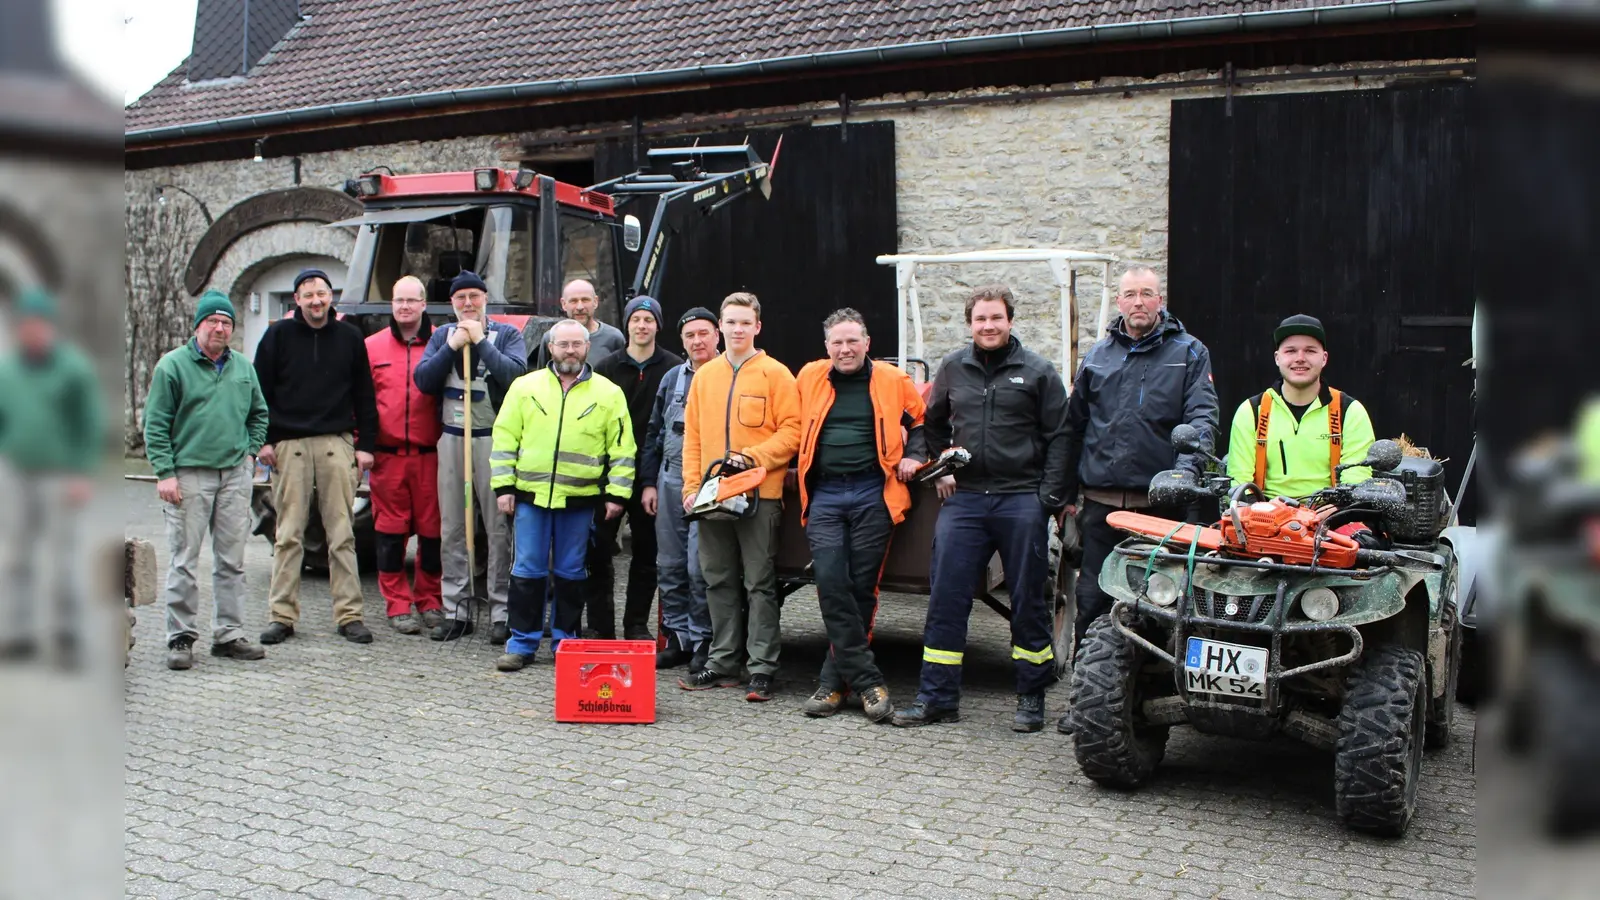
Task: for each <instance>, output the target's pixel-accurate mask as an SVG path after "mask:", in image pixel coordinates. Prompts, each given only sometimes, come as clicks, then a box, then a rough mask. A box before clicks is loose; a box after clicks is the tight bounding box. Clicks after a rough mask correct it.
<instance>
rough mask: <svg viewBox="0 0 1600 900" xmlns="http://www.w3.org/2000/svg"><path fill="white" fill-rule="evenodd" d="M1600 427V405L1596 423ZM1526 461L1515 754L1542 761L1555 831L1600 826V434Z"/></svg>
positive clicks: (1511, 727) (1512, 595) (1511, 687)
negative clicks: (1591, 473)
mask: <svg viewBox="0 0 1600 900" xmlns="http://www.w3.org/2000/svg"><path fill="white" fill-rule="evenodd" d="M1588 415H1589V416H1591V417H1595V421H1596V424H1597V425H1600V401H1596V402H1594V403H1593V404H1592V406H1591V409H1590V412H1589V414H1588ZM1588 434H1589V441H1588V443H1587V445H1585V443H1584V441H1583V439H1582V434H1581V433H1580V438H1579V440H1578V441H1577V442H1568V441H1559V442H1554V443H1551V444H1546V445H1543V446H1540V447H1537V448H1535V449H1533V450H1531V451H1529V452H1525V453H1524V454H1523V455H1521V456H1520V457H1518V459H1517V460H1516V461H1515V463H1514V464H1513V466H1512V471H1511V486H1510V490H1508V491H1506V502H1505V503H1503V504H1502V508H1503V509H1504V511H1505V515H1506V523H1505V524H1506V527H1505V529H1504V531H1505V534H1506V537H1505V539H1504V541H1503V542H1502V543H1501V545H1500V547H1499V548H1498V552H1497V553H1496V554H1495V559H1494V561H1493V563H1492V564H1491V565H1492V568H1493V571H1494V575H1495V577H1494V580H1493V584H1494V585H1495V595H1496V596H1495V604H1494V619H1493V622H1492V623H1491V624H1492V625H1493V626H1494V632H1495V639H1494V641H1493V643H1492V645H1491V647H1492V650H1493V651H1494V655H1495V661H1496V666H1495V668H1496V674H1497V675H1498V676H1499V683H1498V685H1497V686H1496V687H1497V691H1498V696H1499V698H1500V699H1501V701H1502V703H1503V706H1504V711H1505V723H1506V727H1505V732H1504V734H1505V738H1506V743H1507V748H1508V749H1509V750H1510V751H1511V752H1513V753H1515V754H1518V755H1531V756H1532V757H1533V758H1534V761H1535V763H1536V765H1535V769H1536V770H1537V771H1538V773H1539V778H1540V780H1541V782H1542V783H1541V784H1539V796H1538V797H1537V798H1536V803H1537V804H1538V806H1539V808H1540V809H1541V816H1542V818H1543V824H1544V826H1545V827H1546V828H1547V829H1548V830H1549V831H1550V832H1552V833H1553V834H1555V835H1558V836H1576V835H1581V834H1584V833H1588V832H1592V831H1594V830H1597V829H1600V780H1597V779H1596V778H1595V775H1594V773H1595V771H1596V767H1597V766H1600V479H1594V478H1587V477H1585V476H1584V475H1582V474H1581V473H1580V470H1581V469H1582V468H1583V466H1584V458H1585V455H1586V454H1587V455H1588V457H1589V459H1590V462H1589V463H1588V464H1589V465H1590V466H1600V428H1591V429H1590V430H1589V432H1588Z"/></svg>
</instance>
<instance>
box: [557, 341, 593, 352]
mask: <svg viewBox="0 0 1600 900" xmlns="http://www.w3.org/2000/svg"><path fill="white" fill-rule="evenodd" d="M588 345H589V342H588V341H556V342H555V343H553V344H551V345H550V346H551V347H554V348H555V349H557V350H576V349H578V348H579V347H586V346H588Z"/></svg>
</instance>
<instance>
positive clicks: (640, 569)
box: [589, 294, 683, 641]
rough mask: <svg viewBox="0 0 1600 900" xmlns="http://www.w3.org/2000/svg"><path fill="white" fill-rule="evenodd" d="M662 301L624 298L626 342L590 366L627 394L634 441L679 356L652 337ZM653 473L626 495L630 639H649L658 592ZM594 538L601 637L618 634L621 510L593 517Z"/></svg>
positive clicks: (625, 615)
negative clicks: (650, 503) (616, 557)
mask: <svg viewBox="0 0 1600 900" xmlns="http://www.w3.org/2000/svg"><path fill="white" fill-rule="evenodd" d="M661 318H662V312H661V304H660V303H657V302H656V300H655V298H653V297H647V296H645V295H643V294H640V295H639V296H637V297H635V298H633V299H632V300H630V301H628V305H627V307H626V308H625V309H624V310H623V314H622V325H623V328H624V329H626V330H627V332H628V346H626V347H624V348H623V349H621V350H618V351H616V352H615V353H611V354H609V355H607V356H606V357H604V358H603V359H601V360H599V361H598V362H596V363H595V364H594V370H595V371H596V372H598V373H600V374H601V375H604V376H605V377H606V378H608V379H610V380H611V381H613V382H615V383H616V385H617V387H620V388H622V393H623V396H625V397H627V398H628V419H629V420H630V421H631V423H632V424H633V439H634V442H635V443H641V442H643V441H644V438H645V432H646V431H648V430H649V425H650V411H651V408H652V407H653V406H654V401H655V398H656V389H657V388H658V387H660V386H661V378H662V376H663V375H666V374H667V372H668V371H670V370H671V369H672V367H673V366H677V365H680V364H681V363H682V362H683V360H682V359H680V358H679V357H677V356H675V355H673V354H672V353H670V352H668V351H666V350H663V349H662V348H661V346H660V345H659V344H657V343H656V336H657V334H659V333H660V331H661ZM654 486H655V479H654V478H647V477H644V475H643V474H642V471H641V474H640V477H639V478H637V479H636V480H635V482H634V485H633V499H631V500H629V501H628V506H627V516H628V530H629V532H630V533H631V534H632V535H633V558H632V559H631V560H630V561H629V563H628V595H627V600H626V601H625V603H624V605H623V608H622V636H623V638H624V639H626V640H630V641H648V640H653V638H652V637H651V635H650V624H649V623H650V602H651V601H652V600H653V599H655V595H656V518H655V515H654V513H653V512H651V511H650V510H647V509H645V508H644V506H643V504H642V502H641V500H642V497H641V495H642V494H643V493H644V489H645V488H646V487H654ZM595 521H596V524H595V534H594V541H593V544H592V545H591V548H590V559H589V572H590V579H589V588H590V594H589V627H590V628H593V629H594V630H595V631H596V632H598V633H599V634H600V636H601V637H603V638H612V637H615V636H616V632H617V622H616V601H615V599H614V598H613V597H612V593H613V590H614V589H615V583H616V576H615V574H614V572H613V570H612V566H611V556H612V553H613V549H614V548H615V547H616V540H617V530H618V529H619V528H620V527H621V525H622V516H617V517H616V518H615V519H607V518H605V516H604V514H603V511H602V514H601V515H599V516H598V517H597V518H596V520H595Z"/></svg>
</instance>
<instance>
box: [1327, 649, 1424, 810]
mask: <svg viewBox="0 0 1600 900" xmlns="http://www.w3.org/2000/svg"><path fill="white" fill-rule="evenodd" d="M1425 671H1426V669H1425V665H1424V662H1423V658H1422V654H1421V653H1420V652H1418V651H1416V650H1412V649H1409V648H1406V647H1397V646H1394V645H1385V646H1381V647H1378V648H1376V649H1374V650H1372V651H1370V652H1369V653H1368V654H1367V655H1366V657H1365V658H1364V659H1362V660H1361V662H1360V663H1358V664H1357V665H1356V667H1355V668H1354V670H1353V671H1351V673H1350V676H1349V678H1348V679H1347V680H1346V682H1345V699H1344V707H1343V708H1342V709H1340V710H1339V741H1338V744H1337V746H1336V747H1335V750H1334V757H1333V793H1334V805H1335V806H1336V808H1337V809H1338V811H1339V818H1341V819H1343V820H1344V822H1345V824H1346V825H1348V826H1350V827H1351V828H1354V829H1356V830H1358V831H1369V832H1372V833H1374V834H1379V835H1383V836H1386V837H1400V836H1401V835H1403V834H1405V832H1406V828H1407V826H1409V825H1410V824H1411V816H1412V814H1413V813H1414V812H1415V811H1416V807H1417V780H1418V778H1419V777H1420V776H1421V769H1422V748H1423V744H1424V742H1425V737H1424V732H1425V730H1426V726H1425V720H1426V718H1427V709H1428V706H1427V704H1428V698H1427V696H1426V691H1425V686H1426V685H1427V678H1426V677H1425V675H1424V672H1425Z"/></svg>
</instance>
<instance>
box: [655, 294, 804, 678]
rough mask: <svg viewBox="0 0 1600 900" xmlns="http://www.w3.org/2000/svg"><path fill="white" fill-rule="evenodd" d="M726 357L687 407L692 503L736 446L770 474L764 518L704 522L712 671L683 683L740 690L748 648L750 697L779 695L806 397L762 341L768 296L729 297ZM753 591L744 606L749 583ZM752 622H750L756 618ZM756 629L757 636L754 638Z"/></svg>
mask: <svg viewBox="0 0 1600 900" xmlns="http://www.w3.org/2000/svg"><path fill="white" fill-rule="evenodd" d="M721 316H722V321H721V329H722V339H723V343H724V346H725V347H726V348H727V349H725V350H724V351H723V353H722V355H720V356H718V357H717V358H716V359H713V360H711V361H710V362H707V363H706V364H705V365H703V366H701V367H700V370H699V371H698V372H696V373H695V376H694V383H693V384H692V385H691V386H690V388H689V401H688V404H687V406H686V408H685V410H684V434H683V508H684V510H685V511H687V510H689V509H691V508H692V507H693V506H694V500H695V495H696V494H698V493H699V492H700V484H701V482H702V481H703V480H704V479H705V472H706V467H708V466H710V465H711V464H712V463H714V462H716V461H717V460H720V459H722V457H723V455H724V454H726V453H727V452H728V451H730V450H732V451H734V452H738V453H743V454H744V455H745V456H748V457H750V458H751V459H753V460H755V462H756V465H759V466H761V467H763V468H765V469H766V470H767V478H766V480H765V481H763V482H762V483H761V489H760V495H761V500H760V501H759V502H758V503H757V504H756V511H755V514H754V515H752V516H750V517H749V518H745V519H740V520H738V521H735V522H728V521H722V522H717V521H710V520H705V521H702V522H701V523H700V569H701V571H702V573H703V574H704V575H705V579H706V605H707V606H708V607H709V608H710V612H711V653H710V655H709V656H708V657H707V659H706V667H705V668H704V669H702V670H700V671H698V672H690V673H689V674H688V675H686V676H685V677H684V678H682V679H680V680H679V681H678V684H679V686H681V687H682V688H683V689H684V690H688V691H700V690H706V689H709V688H718V687H738V686H739V649H740V647H741V646H743V647H744V648H745V649H746V651H747V652H748V654H749V657H750V658H749V668H750V686H749V691H748V693H747V694H746V695H745V699H746V700H749V701H751V702H763V701H767V700H771V699H772V680H773V677H774V676H775V675H777V673H778V649H779V643H780V640H781V635H780V630H779V625H778V615H779V610H780V607H779V605H778V572H777V567H776V565H775V559H776V557H777V551H778V523H779V520H780V518H781V516H782V512H783V478H784V473H785V472H786V471H787V470H788V468H789V460H791V459H793V458H794V454H795V451H797V450H798V449H799V448H800V395H799V393H798V392H797V391H796V390H795V381H794V375H793V374H792V373H790V371H789V370H788V369H787V368H786V367H785V366H784V365H783V363H780V362H778V361H777V360H775V359H773V358H772V357H770V356H768V355H767V354H766V353H764V352H763V351H761V350H757V349H756V346H755V340H756V335H758V334H760V333H761V301H760V300H757V299H756V296H755V295H754V294H749V293H743V292H740V293H734V294H729V295H728V297H727V299H725V300H723V301H722V310H721ZM741 586H742V587H743V595H748V597H749V609H748V612H746V611H745V610H744V604H743V602H742V599H743V597H742V595H741V591H740V588H741ZM747 618H748V621H747ZM747 633H748V636H747Z"/></svg>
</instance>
